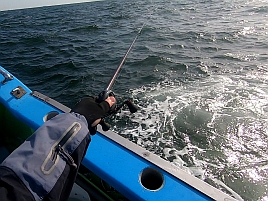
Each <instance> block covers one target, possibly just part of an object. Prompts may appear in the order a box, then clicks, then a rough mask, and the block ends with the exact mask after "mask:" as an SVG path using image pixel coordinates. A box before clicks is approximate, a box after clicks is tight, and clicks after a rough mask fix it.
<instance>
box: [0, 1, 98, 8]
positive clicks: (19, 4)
mask: <svg viewBox="0 0 268 201" xmlns="http://www.w3.org/2000/svg"><path fill="white" fill-rule="evenodd" d="M90 1H96V0H18V1H14V0H13V1H12V0H1V3H0V11H3V10H14V9H21V8H33V7H40V6H52V5H61V4H70V3H80V2H90Z"/></svg>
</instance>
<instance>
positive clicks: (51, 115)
mask: <svg viewBox="0 0 268 201" xmlns="http://www.w3.org/2000/svg"><path fill="white" fill-rule="evenodd" d="M58 114H59V112H57V111H51V112H49V113H47V114H46V115H45V116H44V118H43V119H44V122H46V121H48V120H50V119H52V118H53V117H55V116H56V115H58Z"/></svg>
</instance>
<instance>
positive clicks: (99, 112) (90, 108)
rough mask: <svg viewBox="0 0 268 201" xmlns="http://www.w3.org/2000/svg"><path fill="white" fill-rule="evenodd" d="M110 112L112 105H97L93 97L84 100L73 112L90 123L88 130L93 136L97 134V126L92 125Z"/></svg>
mask: <svg viewBox="0 0 268 201" xmlns="http://www.w3.org/2000/svg"><path fill="white" fill-rule="evenodd" d="M109 110H110V105H109V103H107V102H106V101H102V102H101V103H97V102H96V99H95V98H93V97H87V98H83V99H82V100H81V101H80V102H78V103H77V104H76V105H75V106H74V108H73V109H72V110H71V112H75V113H78V114H81V115H83V116H84V117H85V118H86V120H87V123H88V129H89V132H90V134H91V135H94V134H96V131H97V126H94V127H92V126H91V125H92V123H93V122H94V121H96V120H97V119H100V118H103V117H105V115H106V114H107V113H108V111H109Z"/></svg>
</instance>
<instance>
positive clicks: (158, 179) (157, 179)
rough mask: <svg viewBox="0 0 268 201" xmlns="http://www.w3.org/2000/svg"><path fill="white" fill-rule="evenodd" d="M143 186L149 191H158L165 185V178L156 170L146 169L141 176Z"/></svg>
mask: <svg viewBox="0 0 268 201" xmlns="http://www.w3.org/2000/svg"><path fill="white" fill-rule="evenodd" d="M140 182H141V185H142V186H143V187H144V188H146V189H147V190H151V191H157V190H159V189H160V188H162V187H163V185H164V177H163V175H162V174H161V172H159V171H158V170H157V169H155V168H151V167H148V168H145V169H144V170H143V171H142V172H141V174H140Z"/></svg>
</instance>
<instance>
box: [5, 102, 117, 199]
mask: <svg viewBox="0 0 268 201" xmlns="http://www.w3.org/2000/svg"><path fill="white" fill-rule="evenodd" d="M114 103H115V99H114V97H109V98H108V99H106V101H103V102H101V103H97V102H96V101H95V99H94V98H91V97H89V98H84V99H82V100H81V101H80V102H78V103H77V104H76V106H75V107H74V108H73V109H72V110H71V112H70V113H64V114H59V115H57V116H55V117H53V118H52V119H51V120H49V121H47V122H45V123H44V125H43V126H41V127H40V128H39V129H37V130H36V132H35V133H34V134H33V135H32V136H30V137H29V138H28V139H27V140H26V141H25V142H24V143H23V144H22V145H21V146H19V147H18V148H17V149H16V150H15V151H14V152H12V153H11V154H10V155H9V156H8V157H7V158H6V159H5V160H4V161H3V163H2V164H1V165H0V197H1V201H7V200H8V201H9V200H12V201H16V200H20V201H23V200H27V201H31V200H51V201H52V200H53V201H58V200H67V198H68V197H69V194H70V191H71V189H72V186H73V184H74V182H75V178H76V175H77V172H78V168H79V166H80V163H81V161H82V159H83V157H84V155H85V153H86V150H87V147H88V145H89V142H90V135H89V134H88V133H89V132H90V133H91V134H95V132H96V125H97V124H98V123H99V121H100V119H101V118H103V117H104V116H105V115H106V113H107V112H108V111H109V110H110V107H111V106H112V105H113V104H114Z"/></svg>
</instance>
